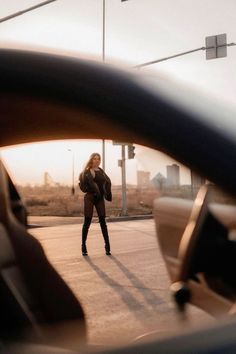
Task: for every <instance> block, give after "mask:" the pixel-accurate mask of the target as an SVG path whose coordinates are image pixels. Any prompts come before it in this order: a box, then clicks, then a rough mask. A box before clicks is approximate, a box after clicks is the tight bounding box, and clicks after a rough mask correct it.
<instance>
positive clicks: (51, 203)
mask: <svg viewBox="0 0 236 354" xmlns="http://www.w3.org/2000/svg"><path fill="white" fill-rule="evenodd" d="M18 190H19V192H20V194H21V195H22V197H23V199H24V201H25V204H26V207H27V210H28V213H29V215H34V216H35V215H44V216H49V215H52V216H83V200H84V194H83V193H82V192H81V191H80V189H79V188H78V187H77V188H76V189H75V195H72V194H71V188H70V187H67V186H56V187H47V188H46V187H44V186H36V187H30V186H27V187H22V186H18ZM112 192H113V201H112V202H111V203H109V202H106V210H107V215H108V216H118V215H120V213H121V209H122V200H121V197H122V193H121V187H114V188H113V191H112ZM158 195H159V193H158V191H157V190H156V189H153V188H148V189H147V188H145V189H138V188H136V187H128V188H127V208H128V211H129V214H130V215H144V214H151V213H152V205H153V200H154V199H155V198H156V197H157V196H158Z"/></svg>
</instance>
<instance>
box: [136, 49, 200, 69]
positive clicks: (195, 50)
mask: <svg viewBox="0 0 236 354" xmlns="http://www.w3.org/2000/svg"><path fill="white" fill-rule="evenodd" d="M199 50H206V47H201V48H197V49H192V50H188V51H187V52H182V53H179V54H174V55H171V56H169V57H165V58H161V59H157V60H152V61H148V62H146V63H143V64H138V65H135V66H134V68H142V67H144V66H148V65H152V64H156V63H160V62H162V61H165V60H169V59H173V58H177V57H180V56H182V55H186V54H190V53H194V52H198V51H199Z"/></svg>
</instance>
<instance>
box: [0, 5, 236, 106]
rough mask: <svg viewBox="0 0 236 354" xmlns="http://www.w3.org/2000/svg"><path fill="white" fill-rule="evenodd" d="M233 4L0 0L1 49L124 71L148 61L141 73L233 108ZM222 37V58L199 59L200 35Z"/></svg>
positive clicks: (202, 55) (201, 51) (201, 50)
mask: <svg viewBox="0 0 236 354" xmlns="http://www.w3.org/2000/svg"><path fill="white" fill-rule="evenodd" d="M39 3H45V4H44V5H43V6H40V7H37V6H36V5H38V4H39ZM235 6H236V5H235V1H234V0H229V1H227V6H226V4H225V2H224V1H223V0H217V1H213V0H207V1H205V2H199V1H187V0H181V1H174V2H173V1H171V0H168V1H156V0H146V1H142V0H126V1H121V0H109V1H105V0H104V1H94V0H86V1H83V0H69V1H66V2H64V1H60V0H54V1H46V2H39V1H37V0H24V1H20V2H19V1H15V0H10V1H7V2H6V1H4V0H1V1H0V8H1V15H0V16H1V18H0V20H1V22H0V24H1V31H0V43H1V47H11V48H28V49H37V50H41V51H42V50H43V51H57V52H61V53H65V54H68V55H74V56H77V57H80V58H81V57H83V58H89V59H91V58H96V59H97V60H100V61H104V62H106V63H109V64H114V63H122V62H123V63H126V64H125V65H126V66H128V67H135V66H137V65H140V64H144V63H150V62H151V63H152V62H154V63H153V64H151V65H147V66H144V67H142V68H141V70H142V71H143V70H147V71H152V72H154V73H155V72H158V73H161V74H162V75H165V76H167V77H170V78H171V79H172V80H173V79H174V80H177V81H181V82H184V83H186V84H187V85H188V86H190V87H194V88H196V89H198V90H200V91H202V92H203V93H204V94H205V95H209V96H212V97H214V98H215V99H217V100H220V101H223V102H224V103H226V104H227V105H230V106H235V90H236V87H235V85H236V84H235V80H234V77H235V70H236V69H235V56H236V48H235V47H234V42H235V41H236V31H235V18H234V16H233V14H234V13H235ZM20 12H21V13H20ZM221 34H226V42H227V44H229V45H230V46H228V47H226V48H225V53H224V54H223V55H226V56H225V57H220V56H221V55H222V53H221V54H218V56H219V57H218V58H216V59H211V60H206V54H207V53H206V49H205V48H206V37H210V36H217V35H221ZM209 43H210V44H209V45H208V46H210V45H212V43H213V44H214V40H213V42H212V41H210V42H209ZM220 43H222V42H220ZM223 43H224V42H223ZM189 52H190V53H189ZM184 53H185V54H184ZM216 56H217V54H216ZM208 57H209V55H208ZM213 57H214V55H213ZM156 61H158V62H156ZM135 70H137V69H135Z"/></svg>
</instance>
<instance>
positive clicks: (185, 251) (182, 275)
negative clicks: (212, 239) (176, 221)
mask: <svg viewBox="0 0 236 354" xmlns="http://www.w3.org/2000/svg"><path fill="white" fill-rule="evenodd" d="M211 195H212V186H211V185H210V184H206V185H203V186H201V188H200V189H199V191H198V194H197V196H196V199H195V201H194V204H193V208H192V212H191V215H190V218H189V222H188V224H187V226H186V228H185V231H184V233H183V236H182V239H181V242H180V246H179V252H178V259H179V260H180V269H179V279H178V281H180V282H183V283H184V282H187V280H188V279H189V276H190V270H191V265H192V263H193V258H194V253H195V250H196V246H197V243H198V240H199V236H200V233H201V230H202V227H203V225H204V222H205V220H206V216H207V213H208V204H209V200H210V198H211Z"/></svg>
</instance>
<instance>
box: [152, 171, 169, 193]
mask: <svg viewBox="0 0 236 354" xmlns="http://www.w3.org/2000/svg"><path fill="white" fill-rule="evenodd" d="M151 182H152V184H153V185H154V187H156V188H157V189H162V188H163V187H164V186H165V184H166V178H165V177H164V176H163V175H162V174H161V173H160V172H159V173H157V174H156V176H154V177H153V179H152V180H151Z"/></svg>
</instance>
